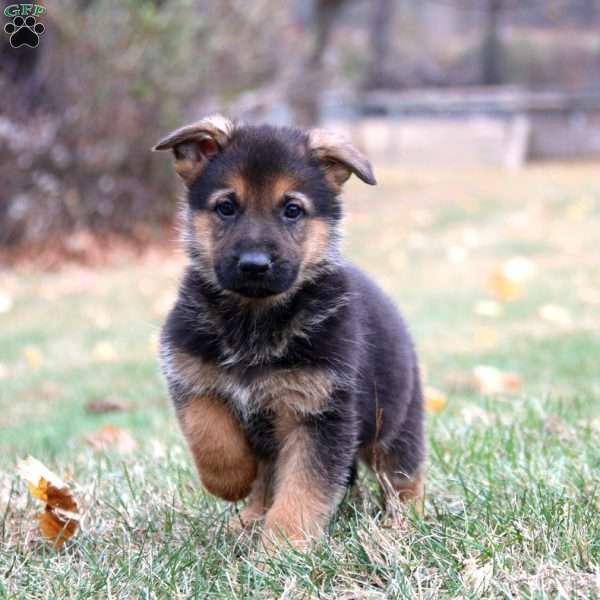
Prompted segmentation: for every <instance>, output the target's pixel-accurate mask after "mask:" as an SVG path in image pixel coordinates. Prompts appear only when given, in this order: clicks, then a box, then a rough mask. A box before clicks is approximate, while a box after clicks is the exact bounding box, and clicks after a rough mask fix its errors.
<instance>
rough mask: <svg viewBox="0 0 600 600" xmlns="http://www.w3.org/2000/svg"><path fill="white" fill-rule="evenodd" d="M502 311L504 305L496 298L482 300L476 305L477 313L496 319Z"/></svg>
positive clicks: (480, 315)
mask: <svg viewBox="0 0 600 600" xmlns="http://www.w3.org/2000/svg"><path fill="white" fill-rule="evenodd" d="M501 313H502V305H500V304H498V302H496V301H494V300H481V301H480V302H478V303H477V304H476V305H475V314H476V315H478V316H479V317H489V318H491V319H496V318H497V317H499V316H500V314H501Z"/></svg>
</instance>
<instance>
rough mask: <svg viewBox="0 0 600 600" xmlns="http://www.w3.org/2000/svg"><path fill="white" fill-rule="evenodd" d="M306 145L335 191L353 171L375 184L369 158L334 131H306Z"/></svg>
mask: <svg viewBox="0 0 600 600" xmlns="http://www.w3.org/2000/svg"><path fill="white" fill-rule="evenodd" d="M308 146H309V148H310V151H311V152H312V154H313V156H315V157H316V158H317V159H318V160H319V162H320V163H321V166H322V167H323V169H324V170H325V177H326V178H327V181H328V182H329V183H330V184H331V186H332V187H333V189H334V190H335V191H336V192H339V191H340V190H341V188H342V184H343V183H344V182H345V181H346V180H347V179H348V178H349V177H350V175H352V173H354V175H356V176H357V177H358V178H359V179H361V180H362V181H364V182H365V183H368V184H369V185H375V184H376V183H377V182H376V181H375V176H374V175H373V169H372V168H371V163H370V162H369V159H368V158H367V157H366V156H365V155H364V154H363V153H362V152H360V151H359V150H357V149H356V148H355V147H354V146H353V145H352V144H351V143H350V141H349V140H348V139H347V138H346V137H345V136H343V135H342V134H340V133H338V132H336V131H327V130H325V129H312V130H311V131H309V132H308Z"/></svg>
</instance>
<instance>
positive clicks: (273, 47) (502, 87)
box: [0, 0, 600, 266]
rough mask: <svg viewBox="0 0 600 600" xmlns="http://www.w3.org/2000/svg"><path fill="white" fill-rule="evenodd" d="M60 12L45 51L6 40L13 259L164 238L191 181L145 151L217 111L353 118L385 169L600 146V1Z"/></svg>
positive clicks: (503, 164)
mask: <svg viewBox="0 0 600 600" xmlns="http://www.w3.org/2000/svg"><path fill="white" fill-rule="evenodd" d="M3 2H4V6H5V7H7V8H8V9H9V10H10V7H11V6H13V7H14V5H15V3H14V2H12V1H11V0H3ZM44 6H45V7H46V9H47V12H46V14H43V15H42V16H40V17H39V20H40V21H41V22H42V23H44V24H45V27H46V31H45V33H44V34H43V35H42V36H41V41H40V44H39V46H38V47H37V48H29V47H27V46H21V47H20V48H12V47H11V46H10V44H9V36H8V35H6V34H3V35H2V36H1V37H0V41H1V46H0V90H1V98H2V105H1V107H0V157H1V158H0V161H1V162H0V202H1V211H0V251H1V254H0V256H1V257H2V259H6V260H11V259H12V258H14V257H15V256H18V257H21V258H23V257H24V256H25V257H26V258H30V259H32V258H34V257H35V258H36V260H38V261H41V262H42V263H45V264H46V265H47V266H53V265H56V264H57V263H60V261H61V260H62V259H63V258H65V257H67V258H75V259H78V260H88V259H90V258H91V257H92V255H93V257H92V258H95V259H99V258H100V257H101V256H102V254H103V250H102V248H104V247H106V244H109V245H114V244H115V243H116V241H117V240H121V241H122V240H125V241H127V243H129V244H140V245H142V246H143V245H146V244H148V243H149V242H151V241H155V240H157V239H159V240H160V239H162V238H164V236H165V232H169V231H170V230H169V228H168V226H169V224H170V222H171V220H172V218H173V214H174V208H175V191H176V181H175V178H174V176H173V174H172V170H171V165H170V164H169V161H167V160H165V157H164V156H156V155H153V154H152V153H151V152H150V151H149V149H150V148H151V147H152V145H153V144H154V142H156V140H157V139H158V138H160V137H161V136H162V135H163V134H165V133H166V132H168V131H169V130H170V129H172V128H175V127H177V126H179V125H181V124H183V123H185V122H187V121H189V120H192V119H196V118H198V117H200V116H203V115H205V114H207V113H211V112H214V111H221V112H223V113H225V114H227V115H229V116H232V117H236V118H238V119H243V120H246V121H263V120H266V121H269V122H272V123H277V124H298V125H302V126H310V125H315V124H317V123H319V124H321V125H329V126H333V127H336V128H339V129H343V130H346V131H348V133H349V134H350V135H351V136H352V137H353V138H354V140H355V142H356V143H357V144H358V145H359V146H362V148H363V149H364V150H365V151H366V152H367V153H368V154H369V156H370V157H371V159H372V161H373V162H374V164H375V165H376V166H377V165H380V166H381V165H395V164H401V165H403V166H404V167H408V166H409V165H429V166H442V167H443V166H448V165H449V166H455V165H461V166H464V165H467V166H469V165H471V166H473V165H475V166H477V165H482V166H493V167H500V168H506V169H518V168H520V167H522V166H523V165H524V164H525V163H527V162H529V161H544V160H552V161H557V160H569V161H573V160H577V159H582V158H589V157H594V156H597V155H598V154H600V85H599V84H598V82H599V81H600V34H599V33H598V32H599V30H600V0H528V1H525V2H524V1H521V0H370V1H367V0H286V1H282V2H269V1H266V0H258V1H256V2H246V1H242V0H220V1H219V2H212V1H206V0H199V1H196V2H192V1H191V0H190V1H184V0H181V1H168V0H121V1H119V2H117V1H115V0H102V1H99V0H51V1H50V0H48V1H47V2H46V3H45V4H44ZM4 20H5V22H8V21H9V18H8V17H6V16H5V17H4ZM169 235H170V234H169ZM102 244H104V246H102Z"/></svg>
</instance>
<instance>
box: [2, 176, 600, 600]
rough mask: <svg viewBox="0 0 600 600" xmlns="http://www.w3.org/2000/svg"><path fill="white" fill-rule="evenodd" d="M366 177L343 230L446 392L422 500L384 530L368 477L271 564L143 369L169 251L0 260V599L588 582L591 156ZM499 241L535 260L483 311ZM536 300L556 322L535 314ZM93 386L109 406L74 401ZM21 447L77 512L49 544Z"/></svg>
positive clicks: (547, 592) (356, 593)
mask: <svg viewBox="0 0 600 600" xmlns="http://www.w3.org/2000/svg"><path fill="white" fill-rule="evenodd" d="M378 175H379V179H380V180H381V186H380V188H379V189H377V188H375V189H368V188H366V187H361V186H359V185H358V184H353V185H352V186H351V187H350V189H349V194H348V196H349V200H348V214H349V218H348V221H347V224H346V232H347V236H346V244H345V245H346V248H347V253H348V254H349V255H351V256H352V257H353V258H354V259H355V260H356V261H357V262H358V263H360V264H361V265H362V266H364V267H365V268H367V269H368V270H369V271H370V272H371V273H372V274H373V275H374V276H375V277H376V278H377V279H378V280H379V281H380V282H381V284H382V285H383V286H384V287H385V289H387V290H388V291H389V292H390V294H392V295H393V297H394V298H395V299H396V300H397V302H398V304H399V305H400V306H401V307H402V308H403V310H404V312H405V313H406V315H407V317H408V319H409V321H410V323H411V326H412V329H413V332H414V334H415V337H416V339H417V343H418V346H419V350H420V354H421V357H422V361H423V365H424V371H425V374H426V380H427V383H428V384H430V385H433V386H435V387H437V388H439V389H441V390H443V391H445V392H446V394H447V396H448V403H447V406H446V408H445V409H444V410H443V411H441V412H439V413H437V414H431V415H429V418H428V423H427V430H428V443H429V457H428V465H427V469H428V476H427V499H426V502H425V515H424V516H423V517H420V516H418V515H417V514H415V513H414V512H413V511H410V510H409V511H408V512H407V514H406V520H405V522H404V523H402V524H395V525H394V524H391V523H389V522H388V520H386V519H385V518H384V517H383V516H382V515H381V514H380V507H379V502H378V496H377V493H376V488H375V486H374V484H373V482H372V481H370V480H369V478H368V476H367V474H366V473H362V474H361V481H360V486H359V491H358V492H356V493H353V494H351V495H350V497H348V498H346V499H345V500H344V502H343V503H342V505H341V507H340V509H339V511H338V514H337V515H336V518H335V519H334V521H333V522H332V525H331V527H330V530H329V532H328V535H327V536H326V537H325V538H324V539H323V540H322V541H321V542H320V543H318V544H317V545H316V547H315V548H314V549H313V550H312V551H311V552H310V553H308V554H306V555H304V554H300V553H297V552H294V551H292V550H290V549H282V550H281V551H280V552H278V553H276V554H275V555H273V556H267V555H265V554H264V553H262V552H261V551H260V548H259V546H258V544H257V542H256V539H255V537H252V536H250V535H240V534H236V533H233V532H232V531H231V530H229V529H228V527H227V521H228V518H229V517H230V516H231V515H232V514H234V513H235V511H236V510H238V509H239V507H234V506H231V505H227V504H226V503H222V502H219V501H216V500H214V499H213V498H211V497H210V496H208V495H207V494H205V493H204V492H203V491H202V489H201V488H200V486H199V485H198V483H197V479H196V476H195V474H194V470H193V467H192V464H191V461H190V457H189V456H188V454H187V450H186V448H185V446H184V444H183V442H182V438H181V435H180V433H179V431H178V428H177V426H176V422H175V419H174V417H173V414H172V411H171V408H170V406H169V401H168V399H167V397H166V393H165V388H164V385H163V383H162V381H161V378H160V376H159V373H158V368H157V363H156V358H155V349H154V347H155V338H156V334H157V332H158V329H159V327H160V323H161V320H162V318H163V315H164V311H165V309H166V307H167V306H168V305H169V301H170V297H171V295H172V294H173V293H174V291H175V289H176V285H177V279H178V276H179V273H180V269H181V257H180V255H179V254H178V253H177V252H176V251H175V250H173V251H172V252H171V251H170V250H166V251H164V250H163V251H160V252H159V251H153V252H152V253H151V254H150V255H148V256H147V257H145V258H144V259H142V260H140V261H137V262H126V261H118V260H117V261H116V262H115V263H114V266H112V267H104V268H98V269H83V268H78V267H75V266H65V268H64V269H62V270H61V271H60V272H58V273H39V272H35V271H31V270H25V269H21V270H14V271H4V272H0V294H5V295H8V296H10V298H12V300H13V306H12V308H11V309H10V310H9V311H8V312H5V313H3V314H0V331H1V334H0V335H1V344H0V598H5V597H6V598H309V597H314V598H317V597H319V598H331V599H338V598H377V599H379V598H436V599H437V598H458V597H461V598H515V597H519V598H535V599H538V598H539V599H541V598H557V597H559V598H578V597H579V598H599V597H600V515H599V509H600V255H599V254H598V241H599V239H600V238H598V231H600V210H599V207H600V173H599V172H598V169H597V166H585V165H583V166H572V167H559V166H552V165H550V166H546V167H535V168H530V169H527V170H525V171H523V172H521V173H518V174H510V175H507V174H506V173H502V172H495V171H491V170H481V171H477V170H472V171H454V172H450V171H448V172H445V171H427V170H423V171H414V172H411V173H405V172H403V171H402V170H393V171H392V170H390V171H383V172H381V173H379V174H378ZM514 255H520V256H524V257H526V258H529V259H530V260H532V261H533V262H534V263H535V266H536V271H535V273H534V275H533V277H532V278H531V280H529V281H528V282H527V283H526V284H525V286H524V289H523V295H522V296H521V297H520V298H518V299H517V300H515V301H513V302H510V303H506V304H505V305H503V306H502V309H503V310H502V312H501V314H500V315H499V316H498V317H497V318H486V317H481V316H477V315H476V314H475V311H474V307H475V305H476V304H477V302H479V301H481V300H489V299H492V298H493V295H492V292H491V290H490V289H489V287H488V278H489V274H490V272H491V271H492V270H493V269H494V268H495V267H497V265H498V264H500V263H501V262H502V261H504V260H506V259H507V258H510V257H512V256H514ZM545 304H555V305H559V306H562V307H564V308H565V309H567V310H568V311H569V312H570V314H571V315H572V323H570V324H566V325H560V324H556V323H549V322H547V321H544V320H542V319H541V318H540V316H539V309H540V307H541V306H543V305H545ZM482 328H485V331H487V333H488V336H487V337H485V336H484V337H483V338H482V336H481V331H482ZM490 330H491V331H492V333H493V335H492V336H491V337H492V339H491V340H490V339H489V332H490ZM98 344H100V346H99V345H98ZM102 344H104V346H102ZM107 344H108V349H107ZM32 356H33V358H32ZM28 357H29V358H28ZM38 363H39V364H38ZM481 364H485V365H491V366H495V367H498V368H501V369H505V370H508V371H512V372H516V373H518V374H520V375H521V377H522V378H523V387H522V389H521V390H520V391H519V392H518V393H516V394H512V395H509V394H500V395H497V396H484V395H482V394H480V393H478V392H477V391H476V390H475V389H474V388H473V386H472V385H471V372H472V369H473V367H475V366H476V365H481ZM103 398H114V399H118V400H119V401H121V402H122V403H124V404H125V405H126V407H127V410H125V411H123V412H115V413H108V414H90V413H89V412H88V411H86V405H87V404H88V403H89V402H90V401H92V400H98V399H103ZM107 424H110V425H113V426H115V427H120V428H123V429H125V430H127V431H129V432H130V433H131V434H132V435H133V436H134V438H135V440H136V441H137V444H138V447H137V449H135V450H133V451H131V452H123V451H119V450H118V448H116V447H115V448H112V447H109V448H108V449H107V450H106V451H103V452H98V451H95V450H94V449H93V448H92V447H91V446H90V445H89V443H88V441H87V437H88V436H89V435H90V434H93V433H94V432H97V431H98V430H99V429H100V428H102V427H103V426H104V425H107ZM28 454H32V455H33V456H35V457H36V458H38V459H40V460H41V461H43V462H44V463H46V464H47V465H48V466H49V467H50V468H52V469H54V470H55V471H56V472H57V473H59V474H60V475H61V476H63V477H67V478H68V479H69V480H70V482H71V486H72V489H73V490H74V492H75V494H76V496H77V498H78V500H79V502H80V505H81V507H82V511H83V514H84V518H83V522H82V527H81V529H80V530H79V531H78V533H77V534H76V536H75V537H74V538H73V539H72V540H71V541H69V542H67V544H65V546H64V547H63V548H62V549H61V550H59V551H56V550H54V549H53V547H52V546H51V544H49V543H48V542H47V541H45V540H44V539H42V538H41V537H40V534H39V531H38V530H37V526H36V521H35V515H36V514H37V512H38V511H39V509H40V507H39V504H38V503H37V502H36V501H34V500H33V499H31V497H30V496H29V495H28V493H27V489H26V485H25V483H24V482H23V481H22V480H21V479H19V477H18V476H17V475H16V470H15V465H16V462H17V459H18V458H19V457H24V456H26V455H28Z"/></svg>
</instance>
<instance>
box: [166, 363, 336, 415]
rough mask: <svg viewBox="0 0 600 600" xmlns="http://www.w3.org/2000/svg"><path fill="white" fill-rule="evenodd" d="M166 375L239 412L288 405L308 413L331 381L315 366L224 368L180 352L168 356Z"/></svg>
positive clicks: (323, 399)
mask: <svg viewBox="0 0 600 600" xmlns="http://www.w3.org/2000/svg"><path fill="white" fill-rule="evenodd" d="M169 362H170V363H171V364H170V365H168V366H167V371H169V372H170V373H168V376H170V377H171V378H175V379H176V380H177V382H178V383H179V385H180V386H182V387H183V389H185V390H186V395H192V396H195V395H204V394H210V395H215V396H218V397H219V398H222V399H223V400H225V401H227V402H229V403H231V404H232V405H233V406H234V407H235V408H236V409H237V410H238V411H239V412H240V414H241V415H250V414H252V413H255V412H257V411H262V410H272V411H275V412H277V411H278V409H279V408H283V407H286V408H289V409H292V410H294V411H295V412H299V413H304V414H311V413H313V414H314V413H318V412H320V411H321V410H323V409H324V408H325V406H326V405H327V403H328V400H329V398H330V396H331V393H332V390H333V386H334V381H333V376H332V374H331V373H329V372H327V371H325V370H322V369H316V368H305V367H299V368H286V369H282V368H281V369H277V368H264V369H260V370H254V371H251V372H248V371H246V370H241V369H240V370H238V369H235V368H225V367H222V366H219V365H216V364H214V363H209V362H206V361H204V360H203V359H201V358H199V357H197V356H192V355H189V354H186V353H183V352H177V353H176V354H175V355H173V356H172V357H171V358H170V361H169Z"/></svg>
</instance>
